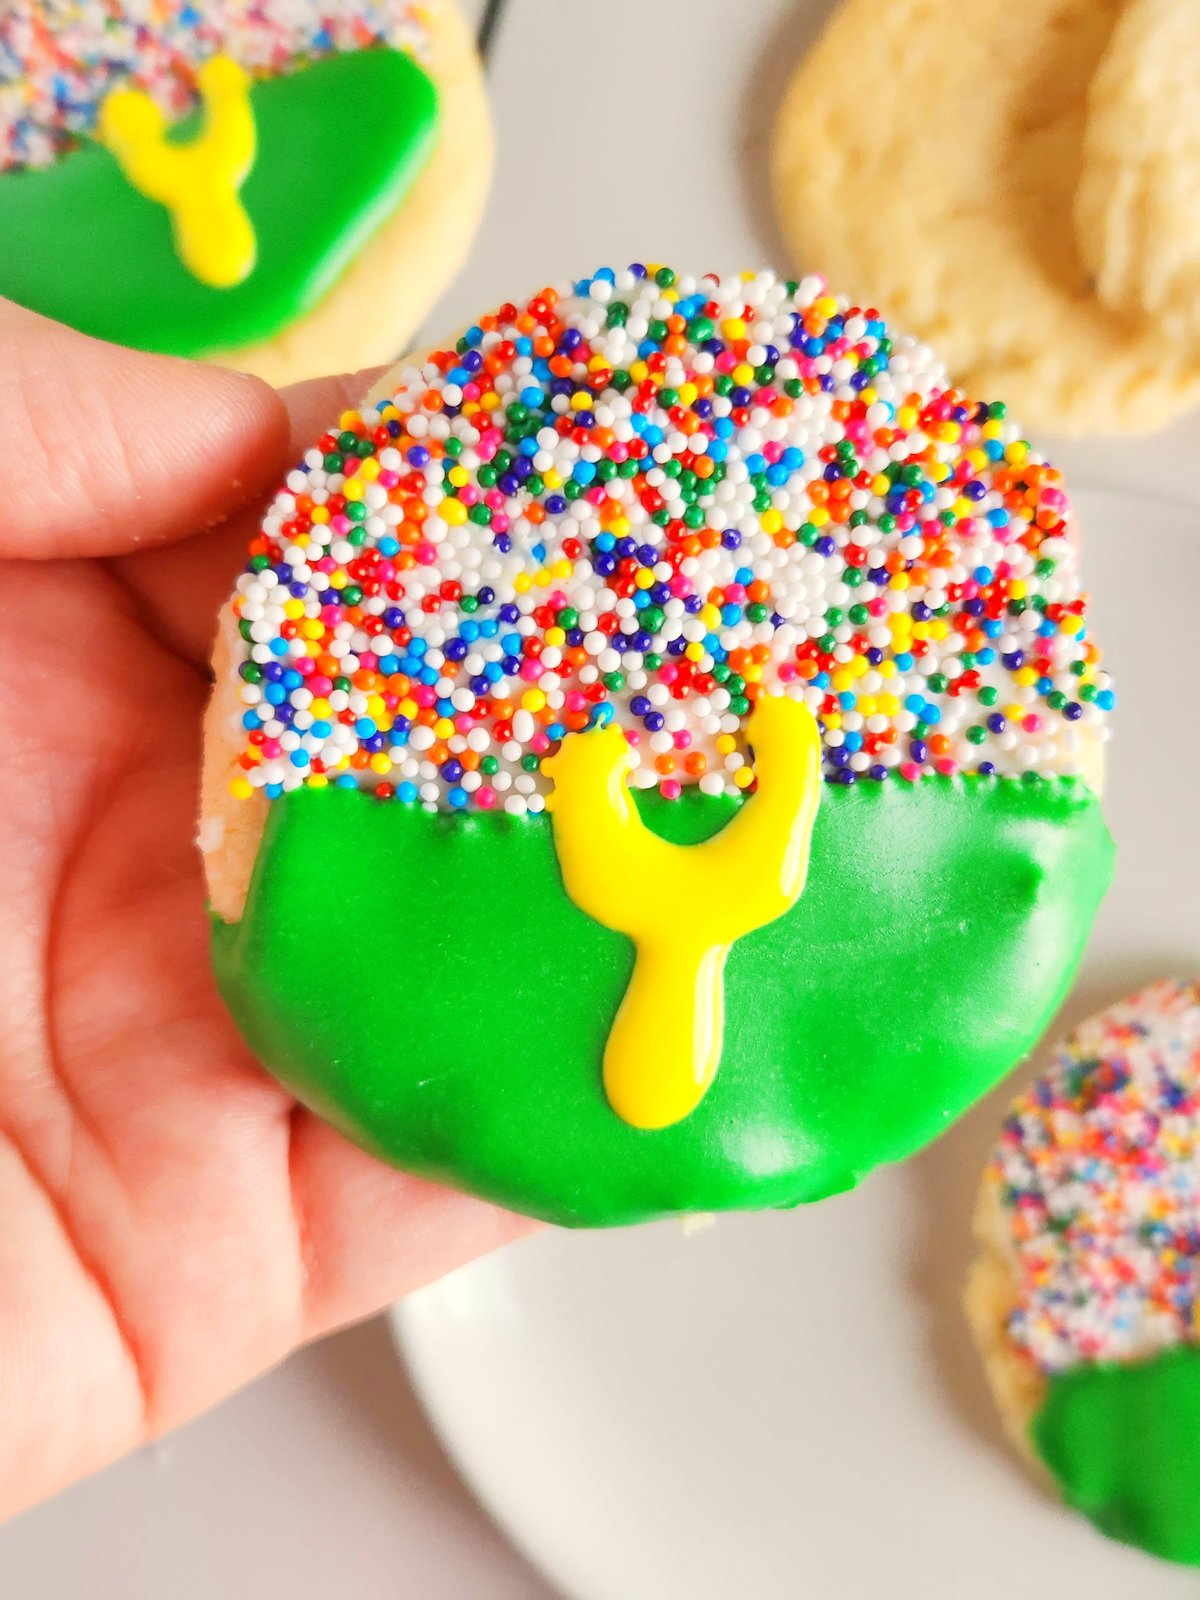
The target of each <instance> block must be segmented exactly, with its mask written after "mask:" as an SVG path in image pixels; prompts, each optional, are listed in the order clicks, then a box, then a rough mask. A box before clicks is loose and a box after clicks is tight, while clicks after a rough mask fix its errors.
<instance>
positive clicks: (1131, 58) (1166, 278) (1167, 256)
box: [1075, 0, 1200, 351]
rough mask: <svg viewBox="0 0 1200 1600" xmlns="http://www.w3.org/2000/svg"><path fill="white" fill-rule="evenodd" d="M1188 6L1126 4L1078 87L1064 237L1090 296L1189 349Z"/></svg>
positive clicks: (1192, 164) (1192, 298) (1193, 126)
mask: <svg viewBox="0 0 1200 1600" xmlns="http://www.w3.org/2000/svg"><path fill="white" fill-rule="evenodd" d="M1198 62H1200V8H1197V7H1196V6H1194V5H1188V4H1186V3H1184V4H1181V3H1180V0H1130V3H1129V4H1128V5H1126V7H1125V9H1124V11H1123V12H1122V13H1121V17H1120V20H1119V21H1118V23H1117V25H1116V27H1115V28H1114V29H1113V32H1112V37H1111V39H1110V40H1109V44H1108V49H1107V50H1106V51H1105V53H1104V56H1103V58H1102V60H1101V62H1100V65H1099V67H1098V68H1097V69H1096V75H1095V77H1094V78H1093V79H1092V83H1091V88H1090V89H1089V90H1088V99H1087V107H1088V115H1087V126H1086V128H1085V129H1084V137H1083V165H1082V170H1081V172H1080V179H1079V188H1078V190H1077V191H1076V195H1075V233H1076V238H1077V241H1078V244H1079V250H1080V254H1081V255H1082V257H1083V259H1084V261H1085V263H1086V264H1087V266H1088V269H1089V270H1090V272H1091V273H1092V275H1093V277H1094V279H1095V284H1096V294H1097V295H1098V296H1099V298H1100V299H1101V300H1103V301H1104V303H1105V305H1107V306H1110V307H1112V308H1113V309H1114V310H1115V311H1118V312H1122V313H1126V314H1127V313H1130V312H1135V311H1141V312H1143V313H1144V314H1145V316H1146V318H1147V319H1148V320H1149V321H1152V322H1154V323H1155V324H1157V325H1158V327H1159V328H1160V329H1162V330H1163V331H1165V332H1166V333H1168V334H1169V335H1170V336H1171V337H1172V338H1177V339H1179V340H1181V341H1183V342H1184V344H1185V345H1186V347H1187V348H1189V349H1191V350H1193V351H1195V350H1196V349H1197V348H1198V347H1200V95H1198V94H1197V63H1198Z"/></svg>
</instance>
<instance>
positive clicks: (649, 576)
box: [633, 567, 657, 589]
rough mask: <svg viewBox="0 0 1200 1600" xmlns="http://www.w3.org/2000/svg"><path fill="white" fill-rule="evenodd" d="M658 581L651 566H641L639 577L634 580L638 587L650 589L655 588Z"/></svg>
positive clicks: (635, 585)
mask: <svg viewBox="0 0 1200 1600" xmlns="http://www.w3.org/2000/svg"><path fill="white" fill-rule="evenodd" d="M656 581H657V580H656V579H655V576H654V574H653V572H651V570H650V568H649V567H639V568H638V574H637V577H636V578H635V579H634V580H633V583H634V587H635V588H637V589H650V588H653V586H654V584H655V582H656Z"/></svg>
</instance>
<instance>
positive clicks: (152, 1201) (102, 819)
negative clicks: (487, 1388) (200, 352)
mask: <svg viewBox="0 0 1200 1600" xmlns="http://www.w3.org/2000/svg"><path fill="white" fill-rule="evenodd" d="M368 381H369V380H368V379H366V378H363V379H359V380H357V381H355V380H353V379H348V378H342V379H328V380H321V381H319V382H316V383H311V384H304V385H300V386H298V387H297V388H296V389H294V390H291V391H288V392H286V393H285V394H283V395H276V394H275V393H274V392H273V391H272V390H270V389H268V388H267V387H266V386H265V385H263V384H261V383H259V382H258V381H257V380H255V379H251V378H245V377H238V376H235V375H233V374H230V373H226V372H221V371H217V370H214V369H209V368H204V367H200V366H194V365H192V364H190V363H187V362H181V361H174V360H170V359H166V358H163V357H157V356H145V355H138V354H134V353H131V352H129V351H124V350H118V349H114V348H112V347H110V346H107V345H104V344H100V343H97V342H95V341H93V340H90V339H85V338H83V337H81V336H79V335H77V334H74V333H71V332H68V331H67V330H65V329H63V328H60V327H58V326H56V325H55V324H53V323H49V322H46V321H44V320H42V319H41V318H38V317H35V316H33V315H31V314H30V313H28V312H25V311H22V310H19V309H17V308H16V307H13V306H9V305H7V304H5V303H3V302H0V452H2V457H3V461H4V476H3V486H2V487H0V1005H2V1007H3V1012H2V1014H3V1018H4V1035H3V1041H2V1043H0V1514H2V1513H5V1512H12V1511H15V1510H17V1509H19V1508H20V1507H21V1506H23V1505H26V1504H28V1503H30V1502H31V1501H33V1500H36V1499H38V1498H40V1497H41V1496H43V1495H46V1494H49V1493H50V1492H52V1491H53V1490H55V1489H56V1488H58V1487H60V1486H61V1485H63V1484H65V1483H67V1482H69V1481H70V1480H71V1479H72V1478H75V1477H77V1476H79V1475H81V1474H83V1473H86V1472H89V1471H92V1470H93V1469H95V1468H96V1467H99V1466H101V1465H103V1464H104V1463H105V1462H107V1461H110V1460H112V1459H113V1458H114V1457H115V1456H118V1455H120V1454H122V1453H123V1452H124V1451H126V1450H129V1449H131V1448H132V1447H133V1446H135V1445H137V1444H138V1443H140V1442H141V1441H143V1440H145V1439H148V1438H152V1437H153V1436H154V1435H156V1434H159V1433H161V1432H162V1431H163V1430H164V1429H167V1428H171V1427H173V1426H175V1425H176V1424H177V1423H179V1422H182V1421H183V1420H184V1419H185V1418H187V1417H190V1416H192V1415H194V1414H195V1413H196V1412H198V1411H200V1410H202V1409H203V1408H204V1407H205V1406H208V1405H211V1404H212V1403H213V1402H214V1401H216V1400H218V1399H220V1398H221V1397H222V1396H223V1395H226V1394H228V1393H229V1392H230V1391H231V1390H233V1389H235V1388H237V1387H238V1385H240V1384H243V1383H245V1382H246V1381H247V1380H248V1379H249V1378H251V1377H253V1376H254V1375H255V1374H256V1373H258V1372H261V1371H262V1370H263V1369H264V1368H266V1367H268V1366H270V1365H271V1364H272V1363H274V1362H276V1361H279V1360H280V1359H281V1358H282V1357H283V1356H285V1355H286V1354H287V1353H288V1352H289V1351H290V1350H293V1349H294V1348H295V1347H296V1346H297V1345H298V1344H301V1343H303V1342H304V1341H305V1340H307V1339H312V1338H314V1337H316V1336H318V1335H320V1334H322V1333H324V1332H326V1331H327V1330H328V1329H331V1328H334V1327H337V1326H338V1325H339V1324H342V1323H346V1322H349V1321H352V1320H354V1319H355V1318H359V1317H363V1316H366V1315H368V1314H369V1313H371V1312H373V1311H376V1310H378V1309H379V1308H380V1307H381V1306H383V1305H385V1304H386V1303H387V1302H388V1301H390V1300H392V1299H394V1298H395V1297H396V1296H397V1295H401V1294H404V1293H405V1292H406V1291H407V1290H409V1289H413V1288H415V1287H416V1286H417V1285H419V1284H421V1283H424V1282H426V1281H428V1280H429V1279H431V1278H433V1277H436V1276H437V1275H438V1274H440V1273H443V1272H446V1271H447V1270H448V1269H450V1268H451V1267H454V1266H456V1265H458V1264H459V1263H460V1262H463V1261H466V1260H468V1259H469V1258H470V1257H472V1256H474V1255H477V1254H479V1253H480V1252H482V1251H485V1250H489V1249H491V1248H492V1247H493V1246H495V1245H497V1244H499V1243H501V1242H502V1241H504V1240H506V1239H509V1238H512V1237H514V1236H515V1235H516V1234H517V1233H519V1232H521V1231H523V1229H524V1227H525V1226H526V1225H525V1224H523V1223H522V1222H520V1221H519V1220H518V1219H516V1218H513V1217H509V1216H506V1215H505V1214H503V1213H501V1212H498V1211H496V1210H494V1209H492V1208H491V1207H489V1206H486V1205H484V1204H482V1203H481V1202H478V1201H475V1200H471V1199H468V1198H466V1197H464V1196H461V1195H456V1194H452V1193H450V1192H448V1191H446V1190H442V1189H439V1188H436V1187H434V1186H433V1185H431V1184H428V1183H424V1182H422V1181H420V1180H418V1179H416V1178H411V1177H406V1176H404V1175H402V1174H400V1173H396V1172H392V1171H390V1170H388V1169H387V1168H385V1167H383V1166H381V1165H379V1164H378V1163H376V1162H375V1161H373V1160H371V1159H370V1158H369V1157H368V1156H366V1155H364V1154H362V1153H361V1152H360V1151H358V1150H356V1149H355V1148H353V1147H352V1146H351V1145H349V1144H347V1143H346V1141H345V1140H343V1139H342V1138H341V1137H340V1136H339V1135H338V1134H336V1133H334V1132H333V1131H332V1130H331V1129H329V1128H328V1127H326V1126H325V1125H324V1124H322V1123H321V1122H319V1121H318V1120H317V1119H316V1118H315V1117H314V1116H312V1115H311V1114H310V1113H308V1112H307V1111H305V1110H304V1109H303V1108H302V1107H300V1106H299V1105H297V1103H296V1101H295V1100H294V1099H293V1098H292V1097H291V1096H290V1095H289V1094H288V1093H287V1092H286V1091H285V1090H284V1089H282V1088H281V1087H280V1086H279V1085H278V1084H276V1083H274V1082H273V1081H272V1080H271V1079H270V1078H268V1077H267V1075H266V1073H265V1072H263V1071H262V1069H261V1068H260V1067H259V1066H258V1065H257V1064H256V1063H255V1061H254V1060H253V1059H252V1058H251V1056H250V1055H249V1053H248V1052H247V1050H246V1048H245V1046H244V1045H243V1044H242V1043H241V1041H240V1039H239V1038H238V1035H237V1033H236V1032H235V1030H234V1028H233V1025H232V1023H231V1022H230V1021H229V1019H228V1017H227V1016H226V1014H225V1012H224V1010H223V1008H222V1006H221V1003H220V1000H219V999H218V996H217V993H216V989H215V987H214V985H213V980H212V978H211V976H210V973H209V964H208V950H207V943H208V934H207V924H206V919H205V911H204V891H203V887H202V882H201V873H200V864H199V857H198V855H197V852H196V849H195V846H194V843H193V836H194V833H195V827H196V813H197V805H198V778H199V761H200V719H201V714H202V712H203V709H204V703H205V698H206V695H207V692H208V684H207V678H206V665H207V657H208V651H209V646H210V643H211V638H212V635H213V632H214V626H215V620H216V614H217V609H218V607H219V605H220V603H221V601H222V600H223V599H224V597H225V596H226V594H227V593H228V591H229V590H230V588H231V587H232V583H233V579H234V576H235V574H236V573H237V571H238V570H239V567H240V565H241V559H240V554H239V552H240V551H243V550H244V549H245V545H246V541H247V539H248V538H249V537H250V531H251V529H252V527H253V524H254V521H255V511H254V509H253V505H254V501H255V500H256V498H259V497H261V496H262V495H263V494H264V493H265V492H267V491H269V490H270V489H272V488H273V487H274V485H275V483H276V481H277V480H278V479H279V478H280V477H281V475H282V473H283V472H284V471H285V470H286V468H287V465H288V463H289V461H290V460H291V459H292V458H293V457H295V456H296V455H298V454H299V452H300V450H301V449H303V447H304V445H305V444H306V443H307V442H308V441H309V440H310V439H311V438H314V437H316V436H317V435H318V434H319V433H320V432H321V431H322V429H323V428H324V427H325V426H326V425H327V424H328V423H329V421H330V420H331V419H332V418H335V417H336V415H337V413H338V412H339V410H341V409H343V408H344V407H345V406H346V405H347V404H352V403H354V402H355V401H357V399H359V398H360V397H361V395H362V393H363V392H364V390H365V388H366V386H367V383H368Z"/></svg>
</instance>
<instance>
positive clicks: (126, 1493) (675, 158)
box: [0, 0, 1200, 1600]
mask: <svg viewBox="0 0 1200 1600" xmlns="http://www.w3.org/2000/svg"><path fill="white" fill-rule="evenodd" d="M881 3H883V0H881ZM467 9H468V10H469V11H470V12H471V13H473V14H476V15H477V14H479V13H480V12H482V10H483V4H482V0H473V3H471V4H469V5H468V7H467ZM828 9H829V0H687V3H686V4H684V3H683V0H605V3H604V4H603V5H597V4H595V3H594V0H508V4H507V8H506V10H505V11H504V13H503V14H502V16H501V18H500V22H499V26H498V29H497V32H496V35H495V40H494V45H493V50H492V58H491V69H490V70H491V77H492V84H493V104H494V107H495V112H496V121H497V125H498V133H499V167H498V172H497V178H496V183H495V187H494V189H493V194H492V200H491V204H490V207H489V210H488V215H487V219H486V221H485V224H484V228H483V231H482V234H481V236H480V238H479V240H478V242H477V244H476V248H475V252H474V256H473V262H472V265H471V266H470V267H469V268H468V269H467V270H466V271H465V272H464V273H463V274H462V276H461V277H460V278H459V279H458V281H457V282H456V283H455V284H454V285H453V286H452V288H451V289H450V290H449V292H448V293H447V294H446V296H445V298H444V301H443V304H442V306H441V308H440V309H439V311H438V312H437V314H436V316H435V317H434V319H433V320H432V321H431V323H430V332H431V333H432V334H433V335H435V336H438V335H441V334H443V333H445V332H447V331H448V330H450V329H453V328H456V327H458V326H461V325H462V324H463V323H464V322H466V321H468V320H469V319H470V318H471V317H472V316H473V315H475V314H476V313H478V312H479V311H481V310H483V309H485V308H486V307H487V306H489V305H493V304H496V303H498V302H499V301H500V300H502V299H504V298H507V297H508V296H510V295H511V296H513V297H516V296H518V295H520V294H523V293H528V292H531V291H532V290H534V289H535V288H538V287H541V286H542V285H543V284H544V283H548V282H555V281H557V280H560V279H563V278H571V277H577V276H579V275H581V274H582V273H584V272H585V271H587V270H589V269H591V268H594V267H596V266H599V265H601V264H602V263H612V264H614V265H621V264H624V263H625V262H627V261H630V260H635V259H641V260H647V259H653V260H662V261H668V262H670V263H672V264H673V265H675V266H676V267H678V268H682V269H685V270H690V271H704V270H708V269H710V268H715V269H718V270H737V269H740V268H742V267H750V266H760V265H764V264H770V265H775V266H778V267H780V268H785V267H787V266H788V265H789V264H788V263H787V262H786V260H785V259H784V258H783V255H782V251H781V249H780V246H779V243H778V240H777V236H776V233H775V229H774V225H773V222H772V218H771V210H770V202H769V194H768V189H767V183H766V148H767V141H768V137H769V130H770V124H771V117H772V114H773V111H774V107H775V105H776V103H777V101H778V98H779V94H780V92H781V90H782V87H783V84H784V83H785V81H786V78H787V75H788V72H789V70H790V68H791V65H792V63H793V62H795V61H796V60H797V59H798V57H799V55H800V53H801V52H802V51H803V49H804V48H805V46H806V45H807V43H808V42H809V40H810V39H811V38H812V36H813V34H814V32H815V29H816V28H817V26H819V23H820V20H821V18H822V17H823V16H824V15H825V13H826V12H827V10H828ZM630 40H633V41H635V42H634V43H630V42H629V41H630ZM630 60H633V61H634V62H635V63H636V72H637V77H638V81H639V83H640V84H641V85H642V87H641V88H640V89H639V90H637V91H632V92H631V91H629V90H628V89H626V88H624V86H623V84H622V78H623V77H624V76H625V75H626V74H627V73H628V70H629V67H628V63H629V62H630ZM564 61H566V62H569V64H570V66H569V75H568V76H567V77H566V79H565V82H566V84H567V86H566V87H564V86H563V82H564V80H563V79H562V78H561V77H560V76H559V72H560V67H559V64H560V63H562V62H564ZM572 105H575V106H578V107H579V108H580V117H579V127H578V132H577V133H575V134H574V135H572V134H571V133H569V132H566V131H564V124H563V121H562V116H563V109H564V107H566V108H569V107H570V106H572ZM685 119H686V120H687V122H688V133H687V135H686V137H685V138H683V137H678V136H676V135H675V134H674V132H673V130H674V129H676V128H678V127H679V126H680V125H681V123H683V122H684V121H685ZM572 142H574V148H572ZM634 188H637V189H639V190H640V191H641V192H642V193H644V194H645V195H647V196H649V198H648V199H646V200H644V201H642V202H641V203H640V204H639V203H638V202H636V201H635V200H633V199H632V198H631V190H633V189H634ZM1052 453H1053V455H1054V457H1055V459H1056V460H1057V462H1058V463H1059V464H1060V465H1061V466H1062V467H1063V468H1064V469H1065V470H1066V472H1067V475H1068V481H1073V482H1075V483H1076V484H1079V485H1087V486H1089V487H1101V486H1103V487H1113V488H1126V489H1139V488H1150V487H1153V488H1154V489H1155V490H1156V491H1157V492H1159V493H1164V494H1167V495H1169V496H1171V497H1172V498H1177V499H1181V500H1188V501H1189V502H1190V503H1193V504H1197V505H1200V487H1198V486H1197V483H1196V481H1195V464H1196V463H1197V462H1200V418H1192V419H1189V420H1188V421H1186V422H1185V423H1183V424H1180V425H1178V426H1177V427H1176V428H1174V429H1172V430H1171V431H1169V432H1167V433H1163V434H1160V435H1158V436H1156V437H1154V438H1151V439H1146V440H1139V441H1134V442H1132V443H1125V444H1120V445H1117V444H1112V443H1106V442H1092V443H1086V444H1071V445H1062V446H1058V447H1057V448H1054V449H1053V451H1052ZM1131 532H1136V530H1131ZM0 1595H2V1596H3V1597H4V1600H82V1597H85V1596H86V1597H87V1600H143V1597H145V1600H216V1597H221V1600H242V1597H243V1596H254V1597H256V1600H275V1597H284V1596H286V1597H287V1600H330V1597H331V1596H351V1597H353V1600H384V1597H387V1600H548V1597H551V1596H552V1591H551V1590H550V1589H549V1588H548V1587H547V1585H546V1584H545V1582H544V1581H543V1580H542V1579H541V1578H539V1577H538V1576H537V1575H536V1574H535V1573H534V1572H533V1571H532V1570H531V1569H530V1568H529V1567H528V1566H527V1565H526V1563H525V1562H524V1561H523V1560H522V1558H521V1557H520V1556H518V1555H517V1554H516V1553H515V1552H514V1551H512V1550H511V1549H510V1548H509V1546H508V1545H507V1544H506V1542H505V1541H504V1539H503V1537H502V1536H501V1535H500V1534H499V1533H498V1532H497V1531H496V1529H495V1528H494V1527H493V1525H492V1524H491V1522H490V1521H489V1520H488V1518H487V1517H486V1515H485V1514H484V1513H483V1512H482V1511H481V1510H480V1509H479V1507H478V1506H477V1505H476V1504H475V1503H474V1501H473V1500H472V1498H471V1496H470V1494H469V1493H468V1492H467V1490H466V1489H465V1488H464V1487H463V1486H462V1485H461V1483H460V1482H459V1481H458V1479H457V1477H456V1476H455V1474H454V1472H453V1469H452V1468H451V1467H450V1466H449V1464H448V1462H447V1461H446V1458H445V1456H444V1455H443V1454H442V1452H441V1449H440V1447H439V1445H438V1443H437V1441H436V1439H435V1438H434V1437H433V1435H432V1434H431V1432H430V1430H429V1428H428V1425H427V1424H426V1423H425V1421H424V1419H423V1417H422V1415H421V1412H420V1408H419V1406H418V1404H417V1401H416V1399H415V1397H414V1396H413V1393H412V1391H411V1389H410V1388H409V1386H408V1384H407V1382H406V1380H405V1377H404V1374H403V1371H402V1369H401V1368H400V1366H399V1365H398V1363H397V1361H396V1358H395V1354H394V1350H393V1346H392V1344H391V1340H390V1337H389V1335H388V1332H387V1330H386V1328H385V1326H384V1324H383V1323H382V1322H375V1323H371V1324H368V1325H366V1326H364V1327H361V1328H358V1329H354V1330H351V1331H349V1332H346V1333H343V1334H340V1335H338V1336H336V1337H334V1338H331V1339H329V1340H327V1341H325V1343H324V1344H323V1345H320V1346H317V1347H314V1348H311V1349H309V1350H306V1351H302V1352H301V1353H300V1354H298V1355H296V1356H295V1357H293V1358H292V1360H290V1361H289V1362H287V1363H286V1364H285V1365H284V1366H283V1367H281V1368H279V1369H278V1370H277V1371H275V1372H273V1373H271V1374H269V1375H268V1376H266V1377H264V1378H262V1379H261V1380H260V1381H259V1382H257V1383H256V1384H254V1385H252V1386H251V1387H250V1388H249V1389H247V1390H245V1391H244V1392H243V1393H241V1394H239V1395H237V1396H235V1397H234V1398H233V1399H231V1400H229V1401H228V1402H226V1404H224V1405H223V1406H221V1407H219V1408H218V1409H217V1410H216V1411H214V1412H212V1413H210V1414H209V1415H207V1416H205V1417H203V1418H201V1419H199V1420H198V1421H196V1422H194V1423H192V1424H191V1425H190V1426H188V1427H186V1428H184V1429H182V1430H180V1431H179V1432H178V1433H177V1434H175V1435H174V1436H172V1437H171V1438H170V1439H169V1440H167V1441H166V1442H164V1443H163V1444H161V1445H159V1446H157V1447H155V1448H153V1449H149V1450H145V1451H143V1452H141V1453H140V1454H139V1455H137V1456H135V1457H133V1458H131V1459H129V1460H127V1461H124V1462H121V1463H119V1464H118V1465H116V1466H115V1467H112V1468H110V1469H109V1470H108V1471H107V1472H104V1473H101V1474H100V1475H99V1476H98V1477H96V1478H94V1479H92V1480H90V1481H89V1482H86V1483H83V1484H80V1485H77V1486H76V1487H74V1488H73V1489H70V1490H68V1491H67V1492H66V1493H64V1494H62V1495H60V1496H58V1497H57V1498H56V1499H55V1500H53V1501H51V1502H50V1503H49V1504H47V1505H44V1506H41V1507H38V1508H36V1509H35V1510H33V1511H31V1512H28V1513H27V1514H26V1515H25V1516H23V1517H21V1518H19V1519H17V1520H16V1521H15V1522H14V1523H12V1524H10V1525H9V1526H8V1527H7V1528H6V1529H4V1530H3V1531H2V1532H0Z"/></svg>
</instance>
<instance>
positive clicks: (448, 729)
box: [433, 717, 454, 739]
mask: <svg viewBox="0 0 1200 1600" xmlns="http://www.w3.org/2000/svg"><path fill="white" fill-rule="evenodd" d="M433 732H434V736H435V738H438V739H453V737H454V724H453V723H452V722H451V720H450V718H449V717H439V718H438V719H437V721H436V722H435V723H434V725H433Z"/></svg>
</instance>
